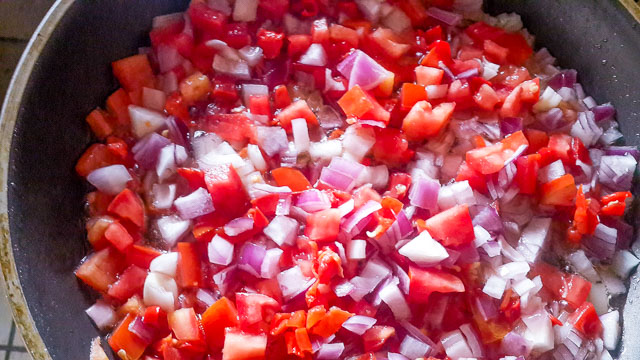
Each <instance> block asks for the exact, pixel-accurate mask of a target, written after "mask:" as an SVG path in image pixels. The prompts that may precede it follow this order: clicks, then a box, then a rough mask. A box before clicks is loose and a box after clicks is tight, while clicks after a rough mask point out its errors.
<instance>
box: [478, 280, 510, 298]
mask: <svg viewBox="0 0 640 360" xmlns="http://www.w3.org/2000/svg"><path fill="white" fill-rule="evenodd" d="M506 287H507V280H505V279H503V278H501V277H500V276H495V275H491V276H490V277H489V278H488V279H487V281H486V283H485V284H484V288H482V292H483V293H485V294H487V295H489V296H491V297H492V298H494V299H501V298H502V294H504V290H505V288H506Z"/></svg>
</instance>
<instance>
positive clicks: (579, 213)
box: [569, 185, 600, 243]
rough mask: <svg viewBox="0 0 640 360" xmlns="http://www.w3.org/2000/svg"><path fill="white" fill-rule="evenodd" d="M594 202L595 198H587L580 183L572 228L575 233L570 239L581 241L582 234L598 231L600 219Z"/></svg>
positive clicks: (575, 241) (576, 241)
mask: <svg viewBox="0 0 640 360" xmlns="http://www.w3.org/2000/svg"><path fill="white" fill-rule="evenodd" d="M592 202H593V199H587V197H586V196H585V195H584V193H583V192H582V185H580V187H578V192H577V195H576V211H575V212H574V215H573V224H572V226H571V228H570V230H572V231H574V233H572V235H573V236H570V237H569V240H570V241H572V242H574V243H579V242H580V238H581V237H582V235H592V234H593V233H594V232H595V231H596V226H598V223H599V222H600V220H599V219H598V214H597V211H596V210H595V209H594V204H593V203H592ZM596 204H597V203H596ZM596 206H597V205H596Z"/></svg>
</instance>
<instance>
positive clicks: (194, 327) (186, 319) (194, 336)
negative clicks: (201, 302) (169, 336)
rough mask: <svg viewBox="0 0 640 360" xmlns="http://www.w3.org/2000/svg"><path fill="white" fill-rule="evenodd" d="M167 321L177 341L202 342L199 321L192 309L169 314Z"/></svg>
mask: <svg viewBox="0 0 640 360" xmlns="http://www.w3.org/2000/svg"><path fill="white" fill-rule="evenodd" d="M167 321H168V323H169V327H170V328H171V330H172V331H173V334H174V335H175V336H176V338H177V339H178V340H181V341H189V342H200V341H203V340H204V338H203V336H202V333H201V330H200V321H199V320H198V317H197V316H196V312H195V311H194V310H193V308H182V309H178V310H176V311H174V312H172V313H169V315H168V316H167Z"/></svg>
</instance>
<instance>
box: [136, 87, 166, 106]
mask: <svg viewBox="0 0 640 360" xmlns="http://www.w3.org/2000/svg"><path fill="white" fill-rule="evenodd" d="M166 101H167V95H166V94H165V93H164V91H161V90H156V89H151V88H148V87H144V88H142V106H144V107H145V108H147V109H151V110H155V111H164V104H165V102H166Z"/></svg>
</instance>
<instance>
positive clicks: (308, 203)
mask: <svg viewBox="0 0 640 360" xmlns="http://www.w3.org/2000/svg"><path fill="white" fill-rule="evenodd" d="M296 206H297V207H299V208H301V209H302V210H304V211H306V212H309V213H314V212H318V211H321V210H326V209H329V208H331V202H330V201H329V198H328V197H327V195H326V194H325V193H324V192H322V191H320V190H316V189H309V190H305V191H303V192H301V193H300V194H298V197H297V199H296Z"/></svg>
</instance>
